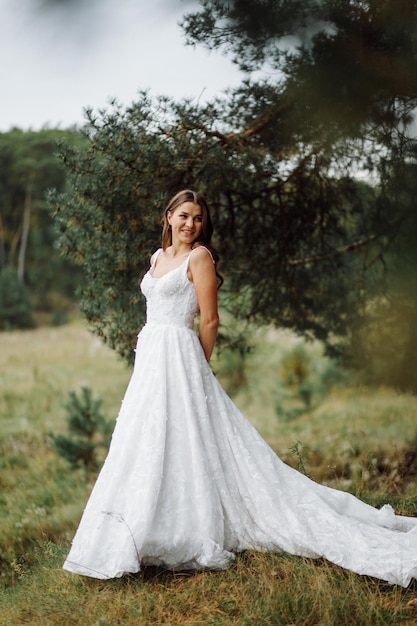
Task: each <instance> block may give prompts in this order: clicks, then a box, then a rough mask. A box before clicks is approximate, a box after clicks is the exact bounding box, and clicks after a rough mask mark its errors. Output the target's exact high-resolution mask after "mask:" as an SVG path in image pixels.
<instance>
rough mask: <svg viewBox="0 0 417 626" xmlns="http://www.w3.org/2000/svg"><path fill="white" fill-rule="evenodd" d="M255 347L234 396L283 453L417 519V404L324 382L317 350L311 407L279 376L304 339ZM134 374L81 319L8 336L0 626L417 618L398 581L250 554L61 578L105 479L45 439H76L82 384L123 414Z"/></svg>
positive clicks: (0, 454) (0, 440)
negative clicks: (75, 402)
mask: <svg viewBox="0 0 417 626" xmlns="http://www.w3.org/2000/svg"><path fill="white" fill-rule="evenodd" d="M255 343H256V349H255V350H254V351H253V353H252V354H251V355H250V356H249V357H248V358H247V360H246V361H245V364H244V371H243V379H242V380H246V381H247V384H246V386H245V387H241V388H239V389H238V390H237V393H236V395H235V401H236V402H237V404H238V405H239V406H240V407H241V408H242V410H243V412H244V413H245V414H246V415H247V416H248V417H249V418H250V419H251V421H253V423H255V425H256V426H257V428H258V429H259V430H260V431H261V433H262V434H263V435H264V436H265V437H266V438H267V440H268V441H269V442H270V443H271V445H272V446H273V447H274V449H276V450H277V452H278V453H279V454H280V456H281V457H283V458H284V459H285V460H287V461H288V462H289V463H291V464H292V465H293V466H295V467H296V466H297V464H298V463H299V461H300V458H301V461H302V463H303V464H304V466H305V468H306V470H307V471H308V473H309V474H310V475H311V476H312V477H313V478H314V479H316V480H320V481H323V482H326V483H328V484H335V485H336V486H339V487H341V488H346V489H349V490H350V491H352V492H354V493H357V494H360V495H361V496H362V497H363V498H364V499H366V500H367V501H369V502H371V503H373V504H376V505H380V504H382V503H383V502H386V501H389V502H391V503H392V504H393V505H394V507H395V508H396V509H397V511H398V512H403V513H409V514H417V504H416V500H415V492H416V489H415V487H416V475H415V470H416V468H415V460H413V459H415V456H417V455H416V448H417V445H416V421H415V416H416V414H417V399H416V398H414V397H413V396H408V395H398V394H396V393H395V392H394V391H392V390H390V389H378V390H373V389H364V388H360V387H354V386H352V385H350V386H346V385H345V386H343V385H341V384H340V380H339V379H338V377H337V376H336V378H334V380H335V381H336V383H334V384H333V383H332V384H331V385H323V384H322V383H323V379H324V378H325V374H326V372H328V371H329V367H330V366H329V363H328V362H327V361H326V359H324V357H323V356H322V354H321V351H320V348H319V347H318V346H315V345H312V346H310V347H308V348H307V350H308V356H309V358H310V361H311V362H310V368H311V369H310V374H309V376H310V379H309V380H310V382H311V381H312V383H313V386H314V394H313V395H314V400H313V402H312V404H311V406H309V407H306V406H304V405H303V403H302V402H301V403H300V399H299V397H297V389H296V386H295V387H294V386H293V387H291V385H290V386H285V385H283V384H282V380H281V378H280V377H281V376H282V374H283V371H282V367H283V366H282V362H283V357H284V356H285V355H287V354H288V352H289V351H291V350H292V349H293V346H294V339H293V338H291V337H289V336H288V335H280V334H276V333H271V332H265V331H264V332H261V331H259V332H257V333H256V342H255ZM214 365H215V369H216V371H217V370H218V376H219V378H220V380H222V381H223V382H224V384H225V385H226V386H227V383H228V377H227V375H226V374H224V373H223V374H222V363H221V362H215V364H214ZM287 367H288V359H287ZM225 371H227V367H225V368H223V372H225ZM284 374H285V372H284ZM129 376H130V371H129V370H128V369H127V368H126V367H125V365H124V364H123V363H122V362H121V361H120V360H119V359H118V357H117V356H116V355H115V354H114V353H113V352H112V351H111V350H109V349H108V348H106V347H105V346H103V345H102V344H101V343H100V342H99V341H98V340H97V339H96V338H94V337H92V336H91V335H90V334H89V333H88V332H87V331H86V329H85V327H84V325H83V324H82V323H81V322H75V323H72V324H71V325H68V326H65V327H59V328H41V329H38V330H34V331H27V332H12V333H2V334H0V385H1V396H0V516H1V524H0V574H1V579H0V580H1V581H2V588H3V590H2V592H1V599H0V604H1V611H0V625H3V624H4V625H6V624H7V626H9V625H20V624H31V625H33V626H35V625H42V626H48V625H52V624H54V625H55V624H57V625H59V626H66V625H68V626H70V625H72V624H80V625H82V626H107V625H109V626H113V625H118V624H126V625H130V624H131V625H136V624H139V625H141V626H142V625H143V626H148V625H149V626H151V625H152V626H154V625H159V624H167V625H172V626H174V625H175V626H176V625H178V626H180V625H198V626H200V625H201V626H205V625H213V626H214V625H216V626H217V625H227V626H229V625H236V624H242V625H246V624H247V625H254V626H262V625H265V626H266V625H271V626H272V625H273V626H290V625H297V626H301V625H303V626H310V625H320V626H335V625H337V626H344V625H352V626H358V625H362V624H363V625H372V626H374V625H376V626H379V625H387V626H388V625H391V624H392V625H393V626H398V625H402V624H417V585H415V584H414V585H411V586H410V588H408V589H401V588H397V587H391V586H389V585H385V584H384V583H382V582H380V581H377V580H373V579H370V578H366V577H361V576H357V575H355V574H352V573H350V572H346V571H343V570H341V569H340V568H338V567H336V566H333V565H331V564H329V563H327V562H325V561H323V560H317V561H314V560H308V559H303V558H299V557H291V556H288V555H276V554H258V553H244V554H242V555H238V557H237V558H236V561H235V562H234V564H233V565H232V567H231V568H230V569H229V570H227V571H225V572H200V573H196V574H192V575H183V574H170V573H166V572H158V571H153V570H147V571H146V572H145V573H144V574H139V575H137V576H126V577H123V578H122V579H118V580H112V581H106V582H103V581H97V580H91V579H88V578H83V577H79V576H73V575H71V574H68V573H67V572H64V571H63V570H62V562H63V559H64V558H65V555H66V553H67V551H68V547H69V543H70V540H71V538H72V536H73V533H74V530H75V527H76V525H77V522H78V519H79V516H80V514H81V512H82V509H83V507H84V505H85V502H86V499H87V497H88V493H89V491H90V489H91V486H92V484H93V482H94V476H93V475H88V474H86V473H85V472H84V470H82V469H79V470H76V471H71V470H70V469H69V466H68V464H67V463H66V462H65V461H64V460H62V459H60V458H58V457H57V455H56V454H55V452H54V450H53V449H52V446H51V442H50V440H49V437H48V433H49V432H50V431H51V430H53V431H54V432H65V429H66V428H65V409H64V405H65V403H66V401H67V399H68V393H69V391H70V390H78V389H80V388H81V387H82V386H88V387H90V388H91V389H92V390H93V393H94V394H95V395H96V396H98V397H101V398H102V399H103V410H104V412H105V414H106V415H107V417H108V419H109V420H114V419H115V417H116V415H117V412H118V410H119V406H120V402H121V399H122V396H123V393H124V390H125V388H126V385H127V382H128V379H129ZM294 407H296V408H297V410H296V411H294V410H293V409H294ZM297 442H299V443H298V444H297V446H296V447H295V450H294V444H296V443H297ZM291 448H293V452H291ZM413 454H414V457H413ZM300 455H301V457H300Z"/></svg>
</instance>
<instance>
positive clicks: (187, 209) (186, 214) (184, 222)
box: [167, 201, 203, 246]
mask: <svg viewBox="0 0 417 626" xmlns="http://www.w3.org/2000/svg"><path fill="white" fill-rule="evenodd" d="M167 220H168V224H169V225H170V227H171V234H172V243H173V244H174V245H178V244H180V245H184V244H185V245H190V246H191V245H192V244H193V243H194V241H197V239H198V238H199V236H200V234H201V231H202V227H203V223H202V222H203V213H202V210H201V207H200V205H199V204H196V203H195V202H189V201H187V202H183V203H182V204H180V205H179V206H177V207H176V208H175V209H174V210H173V211H168V212H167Z"/></svg>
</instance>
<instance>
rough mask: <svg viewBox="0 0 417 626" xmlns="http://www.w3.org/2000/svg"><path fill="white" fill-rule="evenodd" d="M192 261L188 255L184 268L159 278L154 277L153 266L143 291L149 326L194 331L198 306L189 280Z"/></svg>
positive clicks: (148, 273) (146, 276)
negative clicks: (188, 272)
mask: <svg viewBox="0 0 417 626" xmlns="http://www.w3.org/2000/svg"><path fill="white" fill-rule="evenodd" d="M158 252H159V251H158ZM189 259H190V256H189V255H188V257H187V258H186V259H185V261H184V262H183V263H182V264H181V265H179V266H178V267H176V268H175V269H173V270H171V271H170V272H167V273H166V274H164V275H163V276H161V277H160V278H154V277H153V276H152V270H153V267H154V266H152V267H151V268H150V269H149V271H148V272H147V273H146V274H145V276H144V277H143V279H142V282H141V284H140V288H141V291H142V293H143V295H144V296H145V298H146V323H147V324H165V325H168V326H186V327H188V328H192V327H193V325H194V318H195V316H196V314H197V312H198V302H197V296H196V293H195V289H194V285H193V283H192V282H190V280H189V279H188V276H187V270H188V263H189ZM155 261H156V256H155V258H154V264H155Z"/></svg>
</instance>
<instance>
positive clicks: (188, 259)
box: [186, 246, 215, 269]
mask: <svg viewBox="0 0 417 626" xmlns="http://www.w3.org/2000/svg"><path fill="white" fill-rule="evenodd" d="M199 248H204V250H207V252H208V253H209V255H210V256H211V260H212V261H213V263H215V261H214V258H213V255H212V253H211V252H210V250H209V249H208V248H206V246H197V248H193V249H192V250H191V252H190V254H189V255H188V257H187V263H186V267H187V269H188V265H189V263H190V257H191V255H192V253H193V252H194V250H199Z"/></svg>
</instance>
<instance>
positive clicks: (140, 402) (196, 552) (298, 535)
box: [64, 257, 417, 586]
mask: <svg viewBox="0 0 417 626" xmlns="http://www.w3.org/2000/svg"><path fill="white" fill-rule="evenodd" d="M188 262H189V257H187V259H186V260H185V261H184V263H183V264H182V265H180V266H179V267H177V268H175V269H174V270H172V271H170V272H168V273H167V274H165V275H164V276H162V277H161V278H156V277H153V275H152V271H153V267H151V268H150V270H149V271H148V272H147V273H146V274H145V276H144V278H143V279H142V282H141V289H142V292H143V294H144V295H145V297H146V301H147V322H146V325H145V326H144V327H143V329H142V330H141V332H140V333H139V335H138V341H137V347H136V357H135V367H134V371H133V373H132V377H131V380H130V382H129V385H128V388H127V390H126V394H125V397H124V399H123V402H122V406H121V409H120V413H119V416H118V418H117V422H116V426H115V429H114V433H113V437H112V441H111V445H110V449H109V452H108V456H107V459H106V461H105V463H104V465H103V467H102V470H101V472H100V474H99V476H98V479H97V481H96V483H95V486H94V488H93V490H92V493H91V495H90V498H89V500H88V503H87V506H86V508H85V511H84V513H83V516H82V519H81V522H80V524H79V527H78V530H77V533H76V535H75V537H74V540H73V543H72V547H71V550H70V553H69V555H68V557H67V559H66V561H65V563H64V569H66V570H68V571H71V572H74V573H78V574H83V575H86V576H92V577H95V578H102V579H106V578H114V577H119V576H122V575H123V574H124V573H128V572H132V573H135V572H138V571H139V570H140V569H141V566H143V565H147V564H153V565H159V566H161V567H164V568H167V569H172V570H184V569H193V568H196V569H201V568H212V569H224V568H226V567H228V566H229V565H230V563H231V561H232V560H233V558H234V555H235V554H236V553H237V552H239V551H242V550H258V551H263V552H267V551H268V552H269V551H270V552H287V553H291V554H294V555H302V556H306V557H313V558H314V557H325V558H326V559H328V560H329V561H331V562H333V563H336V564H338V565H340V566H342V567H344V568H347V569H349V570H352V571H354V572H357V573H358V574H367V575H370V576H374V577H377V578H380V579H382V580H385V581H388V582H389V583H395V584H399V585H402V586H407V585H408V584H409V582H410V580H411V578H416V577H417V518H411V517H405V516H396V515H395V514H394V511H393V509H392V508H391V507H390V506H389V505H385V506H384V507H382V509H380V510H378V509H376V508H374V507H371V506H369V505H367V504H365V503H364V502H362V501H361V500H359V499H357V498H355V497H354V496H352V495H351V494H348V493H345V492H343V491H338V490H336V489H332V488H330V487H325V486H323V485H319V484H317V483H315V482H314V481H312V480H310V479H309V478H307V477H306V476H304V475H303V474H300V473H299V472H297V471H296V470H294V469H292V468H290V467H289V466H287V465H286V464H284V463H283V462H282V461H281V460H280V459H279V458H278V457H277V455H276V454H275V453H274V452H273V450H272V449H271V448H270V447H269V446H268V445H267V443H266V442H265V441H264V440H263V439H262V437H261V436H260V435H259V434H258V433H257V431H256V430H255V429H254V428H253V427H252V425H251V424H250V423H249V422H248V421H247V420H246V418H245V417H244V416H243V415H242V414H241V413H240V411H239V410H238V409H237V407H236V406H235V405H234V404H233V402H232V401H231V400H230V398H229V397H228V396H227V394H226V393H225V392H224V390H223V389H222V387H221V386H220V385H219V383H218V381H217V380H216V378H215V376H214V375H213V373H212V371H211V370H210V367H209V365H208V363H207V361H206V359H205V357H204V353H203V350H202V347H201V345H200V342H199V339H198V336H197V334H196V333H195V331H194V330H193V327H194V318H195V316H196V314H197V312H198V304H197V299H196V294H195V290H194V286H193V284H192V283H191V282H190V281H189V279H188V276H187V270H188Z"/></svg>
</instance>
